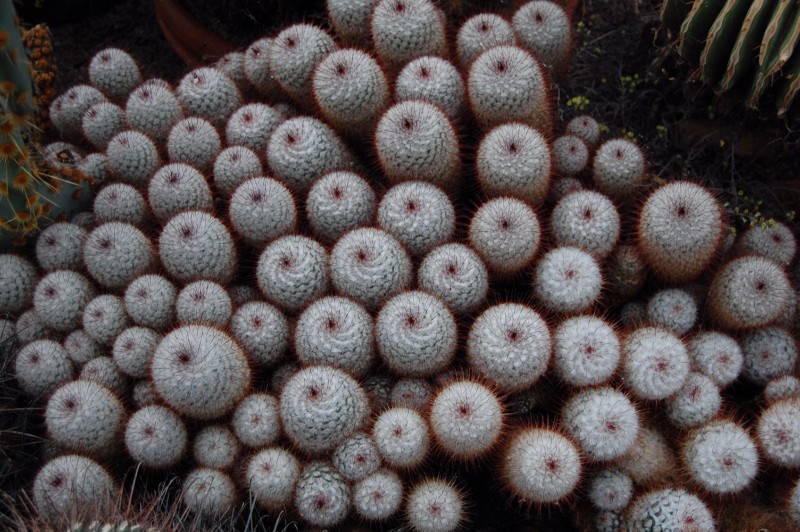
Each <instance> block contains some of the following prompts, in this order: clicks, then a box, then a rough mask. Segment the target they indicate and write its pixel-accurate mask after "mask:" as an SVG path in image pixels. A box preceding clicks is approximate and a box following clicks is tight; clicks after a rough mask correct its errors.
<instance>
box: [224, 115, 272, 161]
mask: <svg viewBox="0 0 800 532" xmlns="http://www.w3.org/2000/svg"><path fill="white" fill-rule="evenodd" d="M283 120H284V118H283V116H281V114H280V113H279V112H278V111H277V110H275V108H273V107H270V106H269V105H266V104H263V103H250V104H247V105H244V106H242V107H240V108H239V109H237V110H236V111H235V112H234V113H233V114H232V115H231V117H230V118H229V119H228V124H227V125H226V126H225V140H226V142H227V144H228V145H229V146H244V147H246V148H250V149H251V150H253V151H254V152H256V153H264V152H265V151H266V149H267V142H268V141H269V136H270V135H271V134H272V132H273V131H275V128H276V127H278V125H279V124H280V123H281V122H283Z"/></svg>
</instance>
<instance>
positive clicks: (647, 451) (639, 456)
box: [616, 425, 676, 486]
mask: <svg viewBox="0 0 800 532" xmlns="http://www.w3.org/2000/svg"><path fill="white" fill-rule="evenodd" d="M616 463H617V466H618V467H619V469H620V470H621V471H622V472H623V473H625V474H626V475H628V476H629V477H631V479H632V480H633V481H634V482H635V483H636V484H639V485H643V486H651V485H653V484H658V483H659V482H661V481H662V480H664V479H665V478H667V476H668V475H672V474H674V473H675V464H676V458H675V457H674V456H673V454H672V450H671V449H670V447H669V445H668V444H667V441H666V439H665V438H664V436H663V435H662V434H661V432H658V431H656V430H653V429H651V428H648V427H646V426H644V425H642V426H640V430H639V436H638V437H637V438H636V442H635V443H634V444H633V445H632V446H631V449H630V451H628V454H626V455H625V456H624V457H622V458H621V459H620V460H617V462H616Z"/></svg>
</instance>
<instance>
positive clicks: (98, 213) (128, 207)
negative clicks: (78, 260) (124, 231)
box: [77, 182, 147, 252]
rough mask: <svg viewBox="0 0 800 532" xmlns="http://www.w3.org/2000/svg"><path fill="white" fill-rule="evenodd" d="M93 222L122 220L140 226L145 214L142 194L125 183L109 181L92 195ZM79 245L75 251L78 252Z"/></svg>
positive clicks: (145, 207)
mask: <svg viewBox="0 0 800 532" xmlns="http://www.w3.org/2000/svg"><path fill="white" fill-rule="evenodd" d="M92 213H93V214H94V219H95V223H98V224H103V223H106V222H122V223H127V224H131V225H134V226H137V227H139V226H141V224H142V222H144V220H145V216H147V204H146V203H145V200H144V196H142V193H141V192H139V190H137V189H136V188H135V187H132V186H131V185H128V184H127V183H119V182H116V183H109V184H108V185H106V186H105V187H103V188H102V189H101V190H100V192H98V193H97V195H96V196H95V197H94V204H93V205H92ZM80 250H81V247H78V249H77V251H78V252H80Z"/></svg>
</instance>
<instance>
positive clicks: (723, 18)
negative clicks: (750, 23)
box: [700, 0, 753, 87]
mask: <svg viewBox="0 0 800 532" xmlns="http://www.w3.org/2000/svg"><path fill="white" fill-rule="evenodd" d="M752 3H753V1H752V0H726V2H725V5H724V6H723V8H722V10H721V11H720V12H719V14H718V15H717V18H716V19H715V20H714V23H713V24H712V25H711V29H709V30H708V38H706V45H705V47H704V48H703V52H702V53H701V54H700V70H701V73H702V77H703V82H704V83H705V84H706V85H709V86H711V87H713V86H714V84H715V83H716V82H717V81H718V80H719V79H720V77H722V73H723V72H725V67H726V66H727V64H728V59H729V58H730V56H731V51H732V50H733V44H734V43H735V42H736V36H737V35H738V34H739V32H740V31H741V29H742V23H743V22H744V18H745V16H746V15H747V11H748V9H749V7H750V6H751V5H752Z"/></svg>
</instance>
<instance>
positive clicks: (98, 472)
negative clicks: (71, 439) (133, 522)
mask: <svg viewBox="0 0 800 532" xmlns="http://www.w3.org/2000/svg"><path fill="white" fill-rule="evenodd" d="M116 490H117V488H116V486H115V484H114V480H113V479H112V477H111V474H110V473H109V472H108V471H106V469H105V468H104V467H103V466H101V465H100V464H98V463H97V462H95V461H94V460H92V459H91V458H87V457H85V456H80V455H77V454H65V455H61V456H58V457H56V458H53V459H52V460H49V461H48V462H47V463H45V465H44V466H43V467H42V468H41V469H40V470H39V472H38V473H37V474H36V478H35V479H34V481H33V502H34V504H35V505H36V511H37V512H38V513H39V515H40V516H41V517H42V518H44V519H45V520H46V521H48V522H49V523H50V524H52V525H54V526H66V525H70V524H72V523H73V522H74V521H75V520H76V519H77V518H78V516H80V515H81V514H83V513H84V512H86V511H88V510H90V509H91V510H94V511H98V512H104V511H108V510H110V509H111V508H112V505H113V500H114V497H115V495H116Z"/></svg>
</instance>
